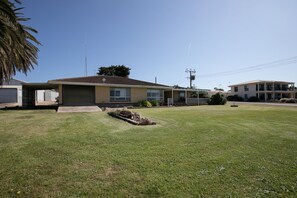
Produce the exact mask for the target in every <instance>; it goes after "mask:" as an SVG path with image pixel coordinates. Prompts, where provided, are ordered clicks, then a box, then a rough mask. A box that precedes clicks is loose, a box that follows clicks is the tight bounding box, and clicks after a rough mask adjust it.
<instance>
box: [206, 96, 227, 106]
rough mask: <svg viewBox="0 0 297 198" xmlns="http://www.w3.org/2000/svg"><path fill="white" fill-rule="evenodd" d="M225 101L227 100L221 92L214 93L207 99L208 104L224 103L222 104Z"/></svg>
mask: <svg viewBox="0 0 297 198" xmlns="http://www.w3.org/2000/svg"><path fill="white" fill-rule="evenodd" d="M226 102H227V100H226V98H225V97H224V96H223V95H222V94H220V93H216V94H214V95H212V96H211V98H210V99H209V101H208V104H209V105H224V104H226Z"/></svg>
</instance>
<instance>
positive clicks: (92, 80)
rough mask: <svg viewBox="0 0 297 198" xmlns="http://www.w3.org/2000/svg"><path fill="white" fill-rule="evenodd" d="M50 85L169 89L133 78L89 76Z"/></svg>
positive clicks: (57, 80)
mask: <svg viewBox="0 0 297 198" xmlns="http://www.w3.org/2000/svg"><path fill="white" fill-rule="evenodd" d="M48 83H53V84H73V85H103V86H117V85H122V86H123V85H124V86H141V87H160V88H169V86H167V85H162V84H157V83H152V82H146V81H141V80H136V79H132V78H126V77H119V76H103V75H99V76H87V77H77V78H62V79H56V80H49V81H48Z"/></svg>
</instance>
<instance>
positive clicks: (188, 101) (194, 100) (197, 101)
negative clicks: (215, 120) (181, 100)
mask: <svg viewBox="0 0 297 198" xmlns="http://www.w3.org/2000/svg"><path fill="white" fill-rule="evenodd" d="M207 101H208V98H186V104H187V105H205V104H207Z"/></svg>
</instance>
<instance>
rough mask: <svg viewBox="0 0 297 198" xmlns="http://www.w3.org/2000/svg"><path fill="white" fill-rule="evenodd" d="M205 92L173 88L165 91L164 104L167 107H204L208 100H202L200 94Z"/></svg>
mask: <svg viewBox="0 0 297 198" xmlns="http://www.w3.org/2000/svg"><path fill="white" fill-rule="evenodd" d="M204 91H205V90H199V89H188V88H173V89H171V90H166V91H164V102H165V104H167V106H173V105H175V106H184V105H204V104H207V101H208V98H200V97H199V94H201V93H202V92H204Z"/></svg>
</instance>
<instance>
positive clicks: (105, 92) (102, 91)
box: [95, 86, 110, 103]
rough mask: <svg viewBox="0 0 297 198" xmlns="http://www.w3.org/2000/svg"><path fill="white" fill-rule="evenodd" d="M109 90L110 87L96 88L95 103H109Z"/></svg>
mask: <svg viewBox="0 0 297 198" xmlns="http://www.w3.org/2000/svg"><path fill="white" fill-rule="evenodd" d="M109 89H110V87H100V86H96V87H95V92H96V93H95V102H96V103H108V102H109Z"/></svg>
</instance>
